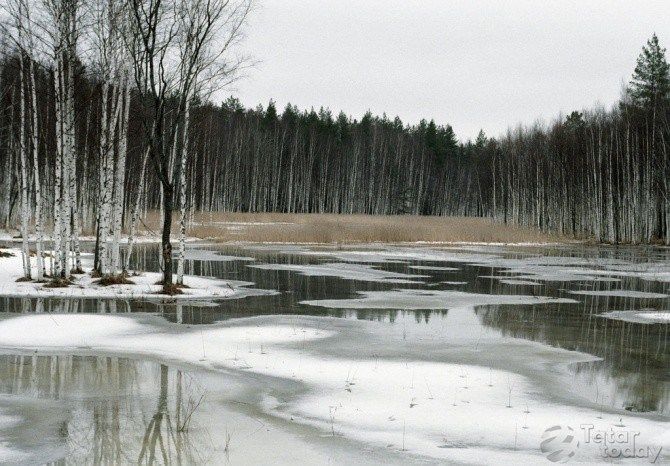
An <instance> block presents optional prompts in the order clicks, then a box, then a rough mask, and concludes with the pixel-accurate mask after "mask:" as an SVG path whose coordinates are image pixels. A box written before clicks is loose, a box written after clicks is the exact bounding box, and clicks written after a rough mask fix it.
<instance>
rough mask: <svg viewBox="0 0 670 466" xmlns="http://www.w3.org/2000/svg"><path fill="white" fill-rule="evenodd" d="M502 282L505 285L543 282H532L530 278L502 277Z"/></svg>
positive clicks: (528, 284)
mask: <svg viewBox="0 0 670 466" xmlns="http://www.w3.org/2000/svg"><path fill="white" fill-rule="evenodd" d="M500 283H504V284H505V285H526V286H539V285H541V283H538V282H532V281H530V280H514V279H501V280H500Z"/></svg>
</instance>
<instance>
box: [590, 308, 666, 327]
mask: <svg viewBox="0 0 670 466" xmlns="http://www.w3.org/2000/svg"><path fill="white" fill-rule="evenodd" d="M598 317H604V318H606V319H614V320H621V321H623V322H633V323H636V324H664V323H670V311H646V310H638V311H610V312H605V313H603V314H598Z"/></svg>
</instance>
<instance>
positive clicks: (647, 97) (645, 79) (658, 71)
mask: <svg viewBox="0 0 670 466" xmlns="http://www.w3.org/2000/svg"><path fill="white" fill-rule="evenodd" d="M628 93H629V95H630V97H631V99H632V102H633V103H634V104H635V105H637V106H639V107H644V108H656V107H657V106H658V105H660V104H661V103H663V102H667V100H668V97H669V95H670V65H668V62H667V61H666V59H665V49H664V48H663V47H661V46H660V44H659V43H658V37H657V36H656V34H654V35H653V36H651V39H649V40H648V41H647V45H646V46H644V47H642V53H641V54H640V56H639V57H638V59H637V66H636V67H635V72H634V73H633V79H632V80H631V81H630V86H629V88H628Z"/></svg>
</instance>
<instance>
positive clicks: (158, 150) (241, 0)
mask: <svg viewBox="0 0 670 466" xmlns="http://www.w3.org/2000/svg"><path fill="white" fill-rule="evenodd" d="M250 8H251V0H237V1H233V0H195V1H191V2H187V1H184V0H173V1H164V0H132V11H133V21H132V28H131V31H130V32H131V34H132V35H131V37H130V43H131V44H132V45H131V47H130V48H131V50H132V56H133V62H134V74H135V82H136V86H137V88H138V91H139V93H140V95H141V96H142V97H143V101H145V102H147V103H148V105H149V106H150V109H149V110H150V113H151V115H152V118H151V121H150V122H147V123H145V133H146V135H147V140H148V144H149V154H150V157H151V161H152V164H153V167H154V172H155V173H156V175H157V177H158V179H159V181H160V186H161V189H162V196H161V197H162V202H161V205H162V211H163V218H162V234H161V258H162V267H163V291H164V292H166V293H174V292H175V290H174V287H173V277H172V274H173V265H172V244H171V240H170V235H171V228H172V215H173V199H174V194H175V192H174V180H180V179H181V174H180V172H181V165H182V164H181V163H176V164H174V166H175V168H176V170H177V173H176V174H175V173H174V172H173V171H172V164H171V160H172V159H173V157H174V155H175V154H174V150H172V151H171V150H170V148H172V147H173V146H174V147H177V146H175V143H176V142H177V141H176V138H178V137H179V129H180V128H182V131H183V128H184V118H185V115H186V112H187V107H188V102H189V100H190V98H191V96H192V93H193V89H194V87H195V85H196V80H197V77H198V75H199V73H201V72H204V71H205V70H206V69H208V68H210V67H212V66H214V64H215V63H216V60H220V59H223V58H224V57H225V54H226V52H228V50H229V47H230V46H231V45H232V44H234V43H235V41H236V40H237V38H239V37H240V32H241V27H242V25H243V24H244V22H245V20H246V17H247V15H248V13H249V11H250ZM180 51H182V52H184V51H188V53H180ZM229 69H230V71H231V72H232V71H233V70H232V69H231V68H229ZM173 96H177V97H176V99H175V100H176V102H171V99H172V97H173ZM168 115H170V116H171V121H172V124H171V125H168V124H167V123H168V121H167V118H168ZM181 149H183V148H178V150H181ZM175 175H176V176H175Z"/></svg>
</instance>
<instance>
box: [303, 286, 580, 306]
mask: <svg viewBox="0 0 670 466" xmlns="http://www.w3.org/2000/svg"><path fill="white" fill-rule="evenodd" d="M358 294H359V295H361V297H360V298H353V299H319V300H308V301H302V302H301V304H307V305H310V306H321V307H330V308H337V309H452V308H456V307H463V306H485V305H496V304H544V303H575V302H576V301H574V300H572V299H566V298H548V297H541V296H522V295H518V296H515V295H489V294H477V293H466V292H463V291H451V290H412V289H404V290H391V291H360V292H359V293H358Z"/></svg>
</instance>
